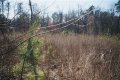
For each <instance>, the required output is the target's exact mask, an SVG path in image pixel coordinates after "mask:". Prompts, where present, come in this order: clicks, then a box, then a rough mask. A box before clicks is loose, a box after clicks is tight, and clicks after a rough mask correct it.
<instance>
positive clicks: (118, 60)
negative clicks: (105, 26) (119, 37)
mask: <svg viewBox="0 0 120 80" xmlns="http://www.w3.org/2000/svg"><path fill="white" fill-rule="evenodd" d="M44 39H45V46H44V47H43V48H42V50H40V51H41V53H42V55H43V56H42V57H41V60H42V61H41V62H40V64H39V66H40V67H42V69H43V70H44V72H45V74H46V79H47V80H119V79H120V43H119V42H118V41H115V40H112V39H104V38H102V37H100V36H88V35H68V36H65V35H59V34H57V35H46V36H45V37H44Z"/></svg>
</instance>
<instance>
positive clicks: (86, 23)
mask: <svg viewBox="0 0 120 80" xmlns="http://www.w3.org/2000/svg"><path fill="white" fill-rule="evenodd" d="M119 2H120V1H118V3H116V4H115V7H116V8H113V9H111V10H109V11H102V10H101V9H96V8H95V7H94V6H91V7H90V8H89V9H87V10H83V9H80V8H78V10H72V11H68V13H66V14H65V13H63V12H62V11H58V12H54V13H53V14H52V16H50V15H49V14H48V13H45V12H46V11H45V10H44V11H43V12H42V13H41V12H40V14H39V15H38V13H39V11H38V7H37V6H36V5H32V9H33V10H32V11H33V20H35V19H36V18H37V19H39V24H40V26H39V27H46V26H49V25H52V24H59V23H63V22H66V21H69V20H71V19H75V18H79V17H81V15H85V16H84V17H82V18H81V19H80V20H79V21H78V22H75V23H74V24H71V25H69V26H68V27H67V28H66V29H67V30H69V31H72V32H75V33H87V34H110V35H115V34H118V33H120V16H119V6H120V3H119ZM0 3H1V4H0V6H1V7H0V30H1V32H6V31H13V30H16V31H27V30H28V29H29V24H30V17H31V16H30V12H29V11H26V10H24V7H23V3H17V4H16V5H15V6H16V7H15V10H14V13H15V14H14V17H13V18H12V19H9V16H10V6H11V5H10V4H11V3H10V2H7V1H6V0H1V1H0ZM116 11H117V12H116ZM89 12H90V13H89ZM6 13H7V14H6ZM86 13H89V14H86ZM71 22H73V21H70V22H68V23H66V24H61V25H59V26H56V27H62V26H65V25H67V24H70V23H71Z"/></svg>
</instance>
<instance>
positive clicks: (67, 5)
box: [8, 0, 118, 17]
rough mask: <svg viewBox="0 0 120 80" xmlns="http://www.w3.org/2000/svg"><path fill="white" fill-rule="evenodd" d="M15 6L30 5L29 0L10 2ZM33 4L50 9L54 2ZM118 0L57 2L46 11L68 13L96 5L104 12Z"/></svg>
mask: <svg viewBox="0 0 120 80" xmlns="http://www.w3.org/2000/svg"><path fill="white" fill-rule="evenodd" d="M8 1H9V2H12V4H15V3H16V2H23V3H24V4H26V5H27V4H28V1H29V0H8ZM31 1H32V2H33V3H36V4H37V5H38V6H39V7H40V8H41V9H44V8H46V7H48V6H49V5H50V4H52V3H53V1H54V0H31ZM117 1H118V0H56V1H55V2H54V4H53V5H52V6H51V7H50V8H48V9H47V10H46V11H47V12H48V13H51V12H54V11H58V10H62V11H63V12H67V11H68V10H73V9H76V10H77V7H78V5H79V6H80V7H81V8H83V9H87V8H89V6H91V5H94V6H96V7H100V8H101V9H103V10H108V9H111V8H112V7H113V6H114V4H115V3H116V2H117ZM24 9H25V10H27V9H28V8H27V6H24ZM12 15H13V11H11V16H10V17H12Z"/></svg>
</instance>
